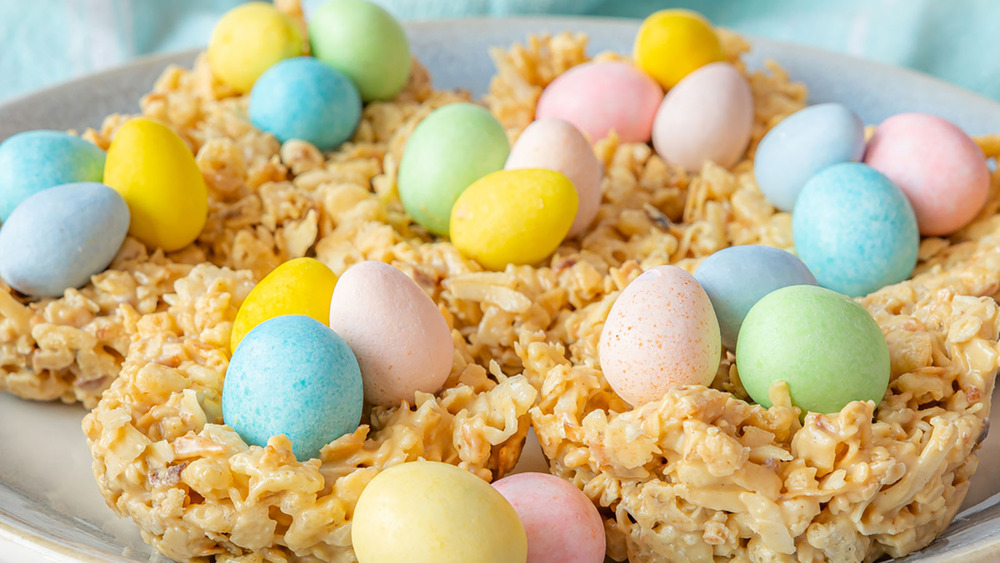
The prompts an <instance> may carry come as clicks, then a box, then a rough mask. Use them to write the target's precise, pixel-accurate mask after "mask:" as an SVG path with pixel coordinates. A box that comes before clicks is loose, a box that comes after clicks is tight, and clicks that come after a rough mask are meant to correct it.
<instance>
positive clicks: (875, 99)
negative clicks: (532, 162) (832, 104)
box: [0, 18, 1000, 563]
mask: <svg viewBox="0 0 1000 563" xmlns="http://www.w3.org/2000/svg"><path fill="white" fill-rule="evenodd" d="M637 26H638V22H636V21H632V20H609V19H593V18H586V19H585V18H520V19H504V20H490V19H471V20H450V21H447V20H446V21H428V22H415V23H410V24H407V25H406V28H407V32H408V33H409V35H410V40H411V44H412V47H413V52H414V54H416V55H417V56H418V57H419V58H420V59H421V61H423V62H424V64H426V65H427V67H428V68H429V69H430V70H431V72H432V74H433V76H434V84H435V86H436V87H438V88H464V89H468V90H471V91H472V93H473V94H475V95H477V96H478V95H481V94H483V93H485V91H486V89H487V87H488V84H489V78H490V76H492V74H493V65H492V62H491V60H490V58H489V54H488V48H489V47H494V46H507V45H509V44H510V43H512V42H514V41H522V40H523V39H524V38H525V36H526V35H527V34H528V33H531V32H541V31H548V32H559V31H564V30H572V31H583V32H586V33H587V34H588V35H590V37H591V46H590V52H591V53H592V54H594V53H597V52H599V51H602V50H607V49H613V50H615V51H618V52H624V53H628V52H629V51H630V49H631V43H632V38H633V36H634V34H635V31H636V29H637ZM753 46H754V49H753V52H752V53H751V54H750V56H749V57H748V59H747V61H748V63H749V64H750V66H751V67H760V66H761V63H762V61H763V60H765V59H768V58H771V59H774V60H776V61H778V62H779V63H781V65H782V66H783V67H785V68H786V69H787V70H788V72H789V73H790V74H791V76H792V77H793V78H794V79H796V80H800V81H802V82H805V83H806V84H807V85H808V86H809V89H810V92H811V95H810V102H813V103H815V102H822V101H838V102H841V103H844V104H847V105H848V106H850V107H851V108H852V109H854V110H855V111H856V112H858V114H859V115H860V116H861V117H862V119H863V120H864V121H865V123H878V122H879V121H881V120H882V119H884V118H885V117H888V116H889V115H892V114H894V113H899V112H903V111H924V112H930V113H936V114H938V115H941V116H942V117H945V118H947V119H950V120H951V121H953V122H955V123H957V124H958V125H959V126H961V127H962V128H964V129H965V130H966V131H967V132H968V133H970V134H973V135H978V134H985V133H996V132H1000V105H998V104H996V103H994V102H991V101H989V100H986V99H983V98H980V97H978V96H976V95H974V94H971V93H969V92H966V91H964V90H961V89H958V88H956V87H953V86H950V85H948V84H945V83H942V82H939V81H936V80H934V79H932V78H929V77H927V76H924V75H920V74H917V73H914V72H910V71H906V70H902V69H898V68H892V67H888V66H885V65H880V64H876V63H871V62H867V61H862V60H858V59H852V58H849V57H844V56H840V55H835V54H832V53H826V52H823V51H818V50H815V49H810V48H806V47H801V46H797V45H788V44H780V43H775V42H771V41H765V40H754V41H753ZM194 55H195V54H194V53H182V54H178V55H172V56H167V57H160V58H154V59H146V60H143V61H139V62H137V63H135V64H132V65H129V66H126V67H123V68H120V69H116V70H112V71H108V72H105V73H101V74H98V75H95V76H91V77H88V78H84V79H80V80H76V81H73V82H69V83H66V84H64V85H61V86H57V87H55V88H51V89H48V90H44V91H41V92H37V93H35V94H32V95H30V96H27V97H24V98H20V99H17V100H14V101H11V102H8V103H7V104H4V105H0V140H2V139H4V138H6V137H8V136H10V135H12V134H14V133H16V132H19V131H23V130H28V129H41V128H48V129H82V128H84V127H87V126H97V125H99V124H100V122H101V120H102V119H103V117H104V116H105V115H107V114H110V113H114V112H126V113H127V112H132V113H134V112H137V111H138V101H139V98H140V97H141V96H142V94H144V93H145V92H147V91H149V89H150V88H151V87H152V84H153V81H154V80H155V79H156V77H157V76H158V75H159V73H160V71H161V70H162V69H163V68H164V67H165V66H166V65H167V64H169V63H177V64H182V65H189V64H190V63H191V61H192V60H193V59H194ZM998 400H1000V393H998V394H995V395H994V401H995V402H994V404H996V401H998ZM83 414H84V412H83V409H81V408H80V407H76V406H66V405H58V404H39V403H31V402H27V401H21V400H18V399H16V398H14V397H12V396H9V395H2V394H0V561H18V562H21V561H25V560H26V558H28V559H27V560H32V561H34V560H37V561H60V562H65V561H73V562H80V561H86V562H91V561H94V562H97V561H100V562H105V561H111V562H137V561H157V562H161V563H162V562H165V561H166V560H165V559H163V558H161V557H158V556H156V555H155V554H154V553H153V551H152V550H151V548H149V546H147V545H146V544H144V543H143V542H142V540H141V539H140V537H139V533H138V529H137V528H136V527H135V525H134V524H132V522H131V521H130V520H127V519H117V518H115V517H114V515H113V514H112V512H111V510H110V509H109V508H108V507H107V506H106V505H105V503H104V500H103V498H102V497H101V495H100V493H99V492H98V490H97V486H96V484H95V482H94V478H93V475H92V474H91V469H90V467H91V461H90V455H89V452H88V450H87V446H86V443H85V441H84V438H83V435H82V432H81V430H80V420H81V419H82V417H83ZM980 456H981V462H980V471H979V473H978V474H977V475H976V476H975V477H974V479H973V481H972V488H971V490H970V492H969V496H968V498H967V499H966V503H965V507H966V508H967V509H966V510H965V512H964V513H962V514H960V515H959V516H960V517H959V518H958V519H957V520H956V522H955V523H954V524H953V525H952V526H951V528H949V530H948V531H947V532H946V533H945V535H944V536H943V537H941V538H939V539H938V540H937V541H936V542H935V543H934V544H932V545H931V546H929V547H928V548H926V549H925V550H924V551H923V552H921V553H919V554H914V555H911V556H910V557H908V558H906V559H905V561H921V562H932V561H933V562H945V561H950V562H958V561H961V562H962V563H971V562H973V561H996V560H998V559H1000V495H997V493H1000V479H996V478H995V477H994V475H993V473H994V472H995V471H996V469H995V468H997V467H1000V432H996V433H994V435H992V436H990V437H988V438H987V439H986V441H985V442H984V443H983V446H982V449H981V451H980ZM543 464H544V462H543V461H542V460H541V456H540V451H539V449H538V446H537V442H534V441H532V442H530V443H529V446H528V448H526V450H525V454H524V456H523V458H522V462H521V463H520V464H519V468H520V469H525V468H539V467H543ZM994 495H997V496H994ZM29 553H30V555H29Z"/></svg>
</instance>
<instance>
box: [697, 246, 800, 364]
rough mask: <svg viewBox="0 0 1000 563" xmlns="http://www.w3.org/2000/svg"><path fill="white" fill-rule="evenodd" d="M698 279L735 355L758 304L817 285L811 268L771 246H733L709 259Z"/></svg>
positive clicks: (795, 257) (724, 344)
mask: <svg viewBox="0 0 1000 563" xmlns="http://www.w3.org/2000/svg"><path fill="white" fill-rule="evenodd" d="M694 278H695V279H696V280H698V283H700V284H701V286H702V287H703V288H704V289H705V293H707V294H708V298H709V299H711V300H712V308H713V309H715V315H716V317H718V319H719V329H720V330H721V331H722V345H723V346H725V347H726V348H728V349H730V350H733V351H735V350H736V339H737V337H738V336H739V334H740V326H742V325H743V319H744V318H746V316H747V313H748V312H749V311H750V308H751V307H753V306H754V303H756V302H757V301H760V299H761V298H762V297H764V296H765V295H767V294H768V293H771V292H772V291H774V290H776V289H781V288H782V287H787V286H790V285H816V278H815V277H813V275H812V272H810V271H809V268H807V267H806V265H805V264H803V263H802V260H799V258H798V257H797V256H795V255H794V254H792V253H791V252H786V251H784V250H781V249H780V248H773V247H770V246H760V245H756V244H748V245H743V246H730V247H729V248H724V249H722V250H720V251H718V252H716V253H714V254H712V255H711V256H709V257H708V258H706V259H705V260H704V261H703V262H702V263H701V264H700V265H699V266H698V268H697V269H696V270H695V271H694Z"/></svg>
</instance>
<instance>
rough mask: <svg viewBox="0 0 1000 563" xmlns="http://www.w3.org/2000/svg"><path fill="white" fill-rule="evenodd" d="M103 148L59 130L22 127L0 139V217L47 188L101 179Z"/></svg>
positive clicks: (4, 216)
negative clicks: (20, 130)
mask: <svg viewBox="0 0 1000 563" xmlns="http://www.w3.org/2000/svg"><path fill="white" fill-rule="evenodd" d="M104 158H105V155H104V151H102V150H101V149H100V147H97V146H95V145H93V144H91V143H88V142H87V141H84V140H83V139H81V138H79V137H74V136H73V135H70V134H68V133H63V132H62V131H45V130H41V131H25V132H23V133H18V134H16V135H12V136H10V137H8V138H7V139H6V140H5V141H4V142H3V143H0V221H5V220H6V219H7V217H9V216H10V213H11V212H12V211H14V208H15V207H17V206H18V204H19V203H21V202H22V201H24V200H25V199H27V198H28V197H29V196H31V195H33V194H36V193H38V192H40V191H42V190H44V189H46V188H51V187H53V186H58V185H60V184H70V183H74V182H100V181H101V178H102V177H103V176H104Z"/></svg>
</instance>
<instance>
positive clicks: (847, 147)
mask: <svg viewBox="0 0 1000 563" xmlns="http://www.w3.org/2000/svg"><path fill="white" fill-rule="evenodd" d="M864 153H865V128H864V124H863V123H861V119H860V118H859V117H858V116H857V115H855V114H854V112H853V111H851V110H850V109H848V108H847V107H845V106H843V105H841V104H834V103H829V104H817V105H814V106H809V107H807V108H805V109H802V110H799V111H797V112H795V113H793V114H792V115H790V116H788V117H786V118H785V119H783V120H782V121H781V122H780V123H778V124H777V125H775V126H774V127H773V128H771V130H770V131H768V132H767V134H766V135H764V138H763V139H761V141H760V144H759V145H757V152H756V153H755V154H754V163H753V173H754V177H755V178H756V179H757V186H758V187H759V188H760V191H761V192H762V193H763V194H764V196H765V197H766V198H767V200H768V201H770V202H771V204H772V205H774V206H775V207H777V208H778V209H780V210H782V211H789V212H791V210H792V209H793V208H794V207H795V199H796V198H797V197H798V196H799V192H801V191H802V188H803V186H805V185H806V182H808V181H809V179H810V178H812V177H813V176H814V175H815V174H816V173H817V172H819V171H820V170H822V169H824V168H826V167H827V166H831V165H833V164H838V163H841V162H857V161H858V160H861V157H862V156H863V155H864Z"/></svg>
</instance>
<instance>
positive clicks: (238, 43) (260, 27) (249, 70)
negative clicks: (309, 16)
mask: <svg viewBox="0 0 1000 563" xmlns="http://www.w3.org/2000/svg"><path fill="white" fill-rule="evenodd" d="M302 45H303V40H302V33H301V32H300V31H299V28H298V26H297V25H296V24H295V21H293V20H292V18H290V17H289V16H288V15H286V14H285V13H284V12H282V11H280V10H278V9H277V8H275V7H274V6H273V5H271V3H269V2H248V3H246V4H243V5H241V6H237V7H236V8H233V9H232V10H230V11H228V12H226V14H225V15H224V16H222V18H221V19H220V20H219V21H218V23H216V24H215V29H214V30H212V37H211V38H210V39H209V41H208V49H207V50H206V53H207V56H208V64H209V66H210V67H211V69H212V73H213V74H214V75H215V76H216V77H217V78H218V79H219V80H221V81H222V82H224V83H226V84H228V85H229V86H230V87H232V88H233V89H235V90H236V91H238V92H241V93H243V92H249V91H250V89H251V88H252V87H253V85H254V82H256V81H257V78H258V77H259V76H260V75H261V74H263V73H264V71H265V70H267V69H268V68H270V67H271V65H273V64H275V63H277V62H278V61H280V60H282V59H287V58H290V57H297V56H299V55H301V54H302Z"/></svg>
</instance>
